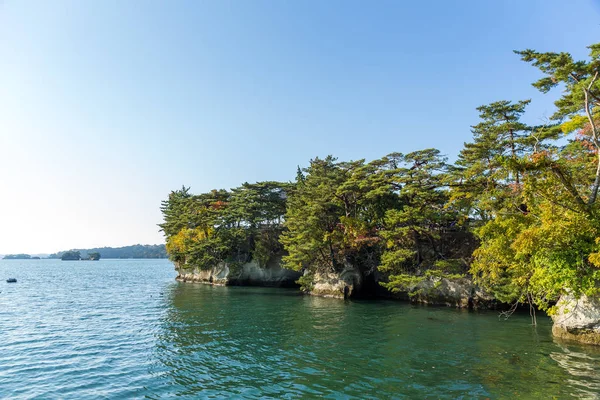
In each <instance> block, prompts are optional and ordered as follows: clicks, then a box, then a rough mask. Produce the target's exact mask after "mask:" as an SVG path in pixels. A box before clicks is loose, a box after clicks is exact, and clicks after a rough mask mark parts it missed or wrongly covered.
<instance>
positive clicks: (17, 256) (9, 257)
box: [2, 254, 31, 260]
mask: <svg viewBox="0 0 600 400" xmlns="http://www.w3.org/2000/svg"><path fill="white" fill-rule="evenodd" d="M2 259H3V260H30V259H31V256H30V255H29V254H7V255H5V256H4V257H3V258H2Z"/></svg>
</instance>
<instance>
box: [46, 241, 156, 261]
mask: <svg viewBox="0 0 600 400" xmlns="http://www.w3.org/2000/svg"><path fill="white" fill-rule="evenodd" d="M75 250H76V251H79V252H80V254H81V256H82V258H88V257H89V256H90V255H91V254H92V253H98V254H101V256H102V258H167V251H166V249H165V245H164V244H135V245H132V246H123V247H96V248H92V249H75ZM64 253H65V252H64V251H59V252H57V253H54V254H50V255H49V256H48V258H61V257H62V255H63V254H64Z"/></svg>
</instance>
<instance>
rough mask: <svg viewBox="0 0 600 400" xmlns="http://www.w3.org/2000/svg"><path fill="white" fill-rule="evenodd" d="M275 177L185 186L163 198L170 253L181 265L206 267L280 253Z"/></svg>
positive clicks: (264, 259)
mask: <svg viewBox="0 0 600 400" xmlns="http://www.w3.org/2000/svg"><path fill="white" fill-rule="evenodd" d="M292 188H293V185H290V184H286V183H280V182H258V183H254V184H249V183H244V184H243V185H242V186H240V187H238V188H234V189H232V190H231V191H226V190H212V191H210V192H208V193H202V194H199V195H192V194H190V193H189V191H188V188H185V187H184V188H182V189H181V190H178V191H174V192H171V194H170V195H169V199H168V200H166V201H163V203H162V208H161V209H162V211H163V217H164V222H163V223H162V224H160V227H161V229H162V231H163V232H164V233H165V236H166V239H167V244H166V249H167V252H168V253H169V257H170V258H171V259H172V260H173V261H175V262H177V263H178V264H179V265H180V266H181V267H182V268H200V269H209V268H211V267H214V266H216V265H218V264H219V263H221V262H227V263H228V264H229V266H230V269H231V268H232V266H234V265H238V266H241V265H242V264H244V263H245V262H248V261H250V260H251V259H253V258H254V259H255V260H256V261H257V262H258V263H259V264H260V265H261V266H266V265H267V264H268V262H269V261H270V260H272V259H273V258H275V257H276V256H278V255H280V253H281V251H282V248H281V245H280V244H279V236H280V235H281V232H282V225H283V219H282V218H283V215H284V213H285V203H286V198H287V192H288V191H290V190H291V189H292Z"/></svg>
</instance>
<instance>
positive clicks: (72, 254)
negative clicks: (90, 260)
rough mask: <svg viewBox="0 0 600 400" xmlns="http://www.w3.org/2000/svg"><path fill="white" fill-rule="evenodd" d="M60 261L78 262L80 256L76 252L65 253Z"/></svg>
mask: <svg viewBox="0 0 600 400" xmlns="http://www.w3.org/2000/svg"><path fill="white" fill-rule="evenodd" d="M60 259H61V260H63V261H78V260H80V259H81V254H80V253H79V252H78V251H66V252H64V253H63V255H62V256H61V257H60Z"/></svg>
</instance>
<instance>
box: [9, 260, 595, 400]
mask: <svg viewBox="0 0 600 400" xmlns="http://www.w3.org/2000/svg"><path fill="white" fill-rule="evenodd" d="M3 276H15V277H17V278H18V280H19V282H18V283H17V284H13V285H8V284H1V287H0V309H1V310H2V318H0V398H44V399H97V398H106V399H115V398H149V399H160V398H169V397H182V398H214V399H229V398H249V399H254V398H255V399H259V398H261V399H262V398H276V399H279V398H284V399H292V398H307V397H308V398H311V397H323V398H335V399H337V398H344V399H379V398H381V399H387V398H407V399H413V398H498V399H502V398H507V399H508V398H510V399H512V398H524V399H536V398H540V399H545V398H553V397H557V398H569V397H574V398H590V399H593V398H599V397H598V393H599V392H600V351H599V350H598V349H596V348H589V347H582V346H576V345H573V344H565V343H562V342H555V341H554V340H553V339H552V337H551V334H550V330H549V328H550V324H549V321H548V320H547V319H545V318H539V319H540V321H541V324H540V326H538V327H537V328H532V327H530V326H529V321H528V318H527V316H519V315H517V316H515V317H514V318H512V319H511V320H509V321H507V322H503V321H500V320H498V318H497V315H496V314H495V313H482V314H474V313H468V312H460V311H456V310H449V309H443V308H422V307H414V306H410V305H406V304H401V303H394V302H386V301H379V302H344V301H337V300H332V299H321V298H313V297H304V296H299V295H298V294H297V292H296V291H293V290H278V289H265V288H229V287H210V286H204V285H197V284H181V283H178V282H175V281H174V280H173V278H174V273H173V270H172V265H170V263H168V262H167V261H164V260H158V261H155V260H147V261H140V260H121V261H118V260H102V261H100V262H80V263H62V262H61V261H46V260H31V261H23V262H20V261H1V262H0V278H2V277H3Z"/></svg>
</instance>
